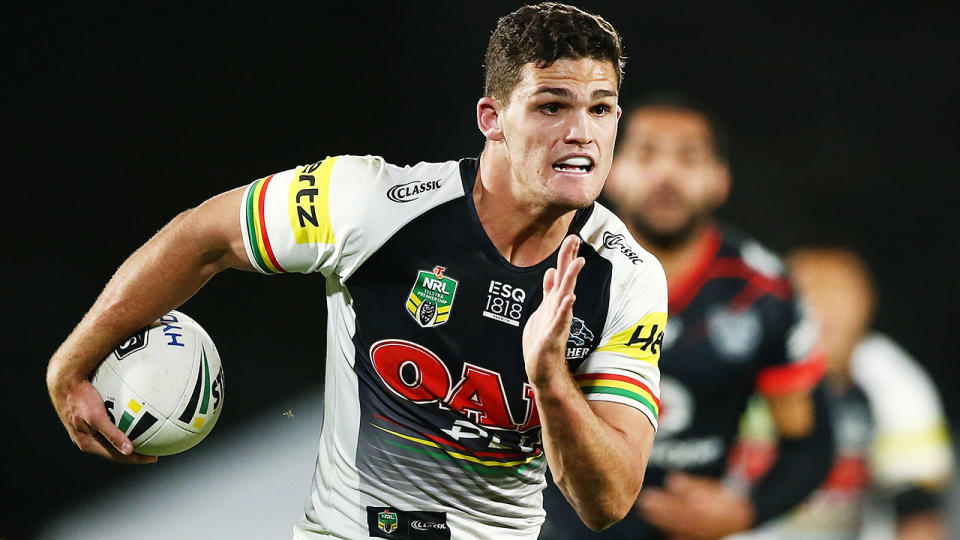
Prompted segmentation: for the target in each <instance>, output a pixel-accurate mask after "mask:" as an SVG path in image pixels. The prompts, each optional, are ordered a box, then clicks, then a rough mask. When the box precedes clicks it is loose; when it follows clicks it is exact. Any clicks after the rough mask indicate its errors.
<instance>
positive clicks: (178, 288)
mask: <svg viewBox="0 0 960 540" xmlns="http://www.w3.org/2000/svg"><path fill="white" fill-rule="evenodd" d="M242 193H243V188H238V189H235V190H232V191H229V192H226V193H224V194H221V195H219V196H216V197H213V198H212V199H210V200H208V201H206V202H204V203H203V204H202V205H200V206H198V207H197V208H193V209H191V210H187V211H185V212H183V213H181V214H180V215H178V216H177V217H175V218H174V219H173V220H171V221H170V223H168V224H167V225H166V226H165V227H164V228H163V229H161V230H160V232H158V233H157V234H156V235H154V236H153V237H152V238H151V239H150V240H149V241H147V242H146V243H145V244H144V245H143V246H141V247H140V248H139V249H138V250H137V251H135V252H134V253H133V254H132V255H131V256H130V257H129V258H127V260H126V261H125V262H124V263H123V264H122V265H121V266H120V268H119V269H118V270H117V272H116V273H115V274H114V275H113V277H112V278H111V279H110V281H109V282H108V283H107V285H106V287H104V289H103V291H102V292H101V293H100V296H99V297H98V298H97V300H96V302H94V304H93V306H92V307H91V308H90V310H89V311H88V312H87V313H86V315H84V317H83V319H82V320H81V321H80V324H78V325H77V326H76V328H74V330H73V331H72V332H71V333H70V335H69V336H68V337H67V339H66V340H65V341H64V342H63V344H62V345H60V347H59V348H58V349H57V351H56V352H55V353H54V354H53V356H52V358H51V359H50V363H49V365H48V367H47V388H48V391H49V393H50V399H51V401H52V402H53V406H54V408H55V409H56V411H57V414H58V415H59V416H60V420H61V421H62V422H63V424H64V426H65V427H66V429H67V432H68V433H69V434H70V438H71V439H72V440H73V442H74V443H76V445H77V446H78V447H80V449H81V450H83V451H84V452H89V453H92V454H97V455H100V456H103V457H106V458H110V459H114V460H117V461H125V462H130V463H148V462H153V461H156V458H155V457H152V456H142V455H139V454H132V453H131V452H132V450H133V446H132V444H131V442H130V440H129V439H128V438H127V436H126V435H124V434H123V432H122V431H120V430H119V429H118V428H117V427H116V426H114V425H113V423H112V422H111V421H110V419H109V418H108V417H107V414H106V410H105V409H104V407H103V401H102V398H101V397H100V394H99V393H98V392H97V390H96V389H95V388H94V387H93V385H92V384H91V383H90V381H89V380H88V377H89V376H90V374H91V373H92V372H93V371H94V370H95V369H96V368H97V366H98V365H99V364H100V362H101V361H102V360H103V358H104V357H106V355H107V354H109V352H110V351H111V350H112V349H113V348H114V347H116V346H117V344H118V343H120V342H121V341H122V340H123V339H124V338H125V337H126V336H128V335H130V334H132V333H134V332H135V331H137V330H138V329H140V328H143V327H144V326H147V325H149V324H150V323H151V322H153V321H154V320H156V319H157V318H159V317H160V316H161V315H163V314H165V313H167V312H168V311H169V310H171V309H174V308H176V307H177V306H179V305H181V304H182V303H184V302H185V301H186V300H187V299H189V298H190V297H191V296H193V294H194V293H196V292H197V291H198V290H199V289H200V288H201V287H202V286H203V285H204V284H205V283H206V282H207V280H209V279H210V278H211V277H213V276H214V275H215V274H216V273H218V272H220V271H221V270H224V269H226V268H240V269H245V270H252V269H253V268H252V267H251V266H250V263H249V262H248V260H247V257H246V254H245V253H244V247H243V238H242V235H241V230H240V223H239V222H240V219H239V209H240V201H241V197H242Z"/></svg>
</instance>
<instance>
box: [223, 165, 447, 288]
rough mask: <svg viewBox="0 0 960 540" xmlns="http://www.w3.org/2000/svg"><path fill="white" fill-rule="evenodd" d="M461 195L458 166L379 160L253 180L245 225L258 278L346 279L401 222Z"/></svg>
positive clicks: (246, 196)
mask: <svg viewBox="0 0 960 540" xmlns="http://www.w3.org/2000/svg"><path fill="white" fill-rule="evenodd" d="M463 194H464V187H463V183H462V182H461V181H460V169H459V166H458V162H457V161H447V162H442V163H428V162H420V163H417V164H415V165H407V166H397V165H392V164H390V163H387V162H386V160H384V159H383V158H382V157H380V156H373V155H365V156H360V155H342V156H330V157H327V158H325V159H323V160H321V161H318V162H316V163H312V164H308V165H301V166H298V167H295V168H293V169H289V170H286V171H283V172H279V173H276V174H272V175H270V176H267V177H265V178H261V179H259V180H256V181H255V182H253V183H252V184H251V185H250V186H248V188H247V190H246V191H245V193H244V201H243V205H242V206H243V207H242V208H241V226H242V228H243V233H244V240H245V243H246V249H247V253H248V257H249V258H250V260H251V262H252V263H253V264H254V266H255V267H256V268H257V269H258V270H260V271H261V272H264V273H282V272H288V271H289V272H304V273H309V272H317V271H320V272H323V273H324V274H325V275H327V276H331V275H334V274H336V275H338V276H339V277H340V278H341V279H346V277H348V276H349V275H350V274H351V273H352V272H353V271H355V270H356V268H357V267H358V266H359V264H361V263H362V262H363V261H364V260H365V259H366V258H367V257H368V256H369V255H370V254H372V253H373V252H374V251H375V250H376V249H377V248H378V247H379V246H381V245H383V243H384V242H385V241H386V240H387V239H389V237H390V235H392V234H394V233H395V232H396V231H397V230H399V229H400V228H401V227H402V226H403V225H404V224H406V223H408V222H409V221H411V220H412V219H415V218H416V217H417V216H419V215H421V214H423V213H424V212H427V211H428V210H430V209H431V208H434V207H436V206H438V205H440V204H443V203H444V202H447V201H450V200H452V199H455V198H457V197H460V196H462V195H463Z"/></svg>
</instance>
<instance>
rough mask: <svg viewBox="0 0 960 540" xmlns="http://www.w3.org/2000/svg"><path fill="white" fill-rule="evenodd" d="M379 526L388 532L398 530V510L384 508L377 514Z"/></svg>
mask: <svg viewBox="0 0 960 540" xmlns="http://www.w3.org/2000/svg"><path fill="white" fill-rule="evenodd" d="M377 528H378V529H380V530H381V531H383V532H385V533H387V534H390V533H392V532H393V531H395V530H397V514H396V512H390V511H388V510H384V511H383V512H380V513H379V514H377Z"/></svg>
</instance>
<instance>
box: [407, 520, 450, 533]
mask: <svg viewBox="0 0 960 540" xmlns="http://www.w3.org/2000/svg"><path fill="white" fill-rule="evenodd" d="M410 528H411V529H414V530H416V531H430V530H438V531H443V530H446V529H447V524H446V523H437V522H436V521H423V520H420V519H415V520H413V521H411V522H410Z"/></svg>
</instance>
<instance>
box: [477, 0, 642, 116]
mask: <svg viewBox="0 0 960 540" xmlns="http://www.w3.org/2000/svg"><path fill="white" fill-rule="evenodd" d="M585 57H586V58H592V59H594V60H598V61H608V62H610V63H611V64H613V69H614V70H615V71H616V74H617V89H618V90H619V89H620V84H621V83H622V82H623V68H624V64H625V63H626V58H625V57H624V56H623V44H622V42H621V40H620V34H618V33H617V31H616V30H615V29H614V28H613V25H611V24H610V23H609V22H607V21H606V20H605V19H603V18H602V17H600V16H598V15H592V14H590V13H587V12H585V11H583V10H581V9H579V8H576V7H573V6H569V5H566V4H559V3H556V2H543V3H540V4H536V5H532V6H523V7H521V8H520V9H517V10H516V11H514V12H513V13H510V14H509V15H504V16H503V17H500V20H499V21H497V27H496V28H495V29H494V30H493V34H492V35H491V36H490V43H489V44H488V45H487V54H486V59H485V63H484V71H485V88H484V92H485V95H486V96H488V97H493V98H495V99H497V100H499V101H501V102H502V103H504V104H506V103H507V102H508V101H509V99H510V93H511V92H512V91H513V88H514V87H515V86H516V85H517V83H519V82H520V71H521V69H522V68H523V66H524V65H526V64H530V63H532V64H534V66H536V67H538V68H546V67H550V65H552V64H553V63H554V62H556V61H557V60H561V59H572V60H578V59H580V58H585Z"/></svg>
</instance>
